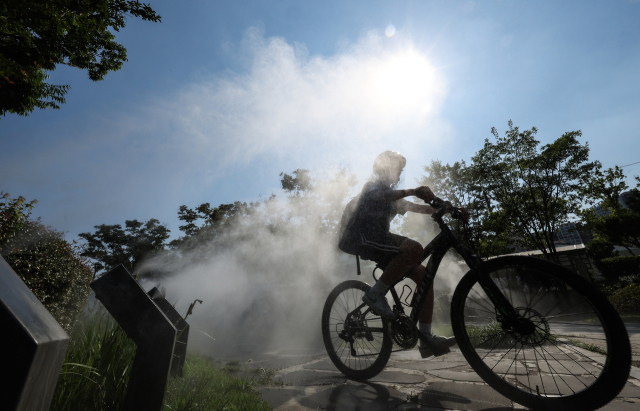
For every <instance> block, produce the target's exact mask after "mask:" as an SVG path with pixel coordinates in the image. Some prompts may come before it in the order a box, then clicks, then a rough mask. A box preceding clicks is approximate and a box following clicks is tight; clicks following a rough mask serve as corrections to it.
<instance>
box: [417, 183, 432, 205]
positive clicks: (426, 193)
mask: <svg viewBox="0 0 640 411" xmlns="http://www.w3.org/2000/svg"><path fill="white" fill-rule="evenodd" d="M415 196H416V197H418V198H419V199H421V200H424V201H425V202H427V203H430V202H431V201H432V200H433V198H434V197H435V195H434V194H433V192H432V191H431V189H430V188H429V187H427V186H420V187H418V188H416V189H415Z"/></svg>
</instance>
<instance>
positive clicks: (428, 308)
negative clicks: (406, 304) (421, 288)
mask: <svg viewBox="0 0 640 411" xmlns="http://www.w3.org/2000/svg"><path fill="white" fill-rule="evenodd" d="M424 272H425V267H424V266H423V265H421V266H419V267H418V268H416V269H415V270H414V271H413V273H411V275H410V276H409V278H411V279H412V280H413V281H414V282H415V283H416V286H417V285H418V284H420V282H421V281H422V277H423V276H424ZM415 296H416V295H415V293H414V294H413V301H412V304H411V305H413V304H414V303H415ZM434 300H435V298H434V292H433V284H432V285H431V287H430V288H429V291H427V299H426V301H425V302H424V306H423V307H422V311H420V316H419V317H418V328H419V330H420V332H421V333H422V334H424V335H425V336H426V337H427V338H428V340H429V342H430V343H431V345H432V347H427V346H425V345H424V344H422V341H420V347H419V348H420V355H421V356H422V358H426V357H430V356H431V355H433V354H434V353H433V350H432V348H433V347H435V348H439V349H441V350H445V349H447V348H449V347H451V346H453V345H454V344H455V338H454V337H448V338H447V337H441V336H439V335H435V334H433V333H432V332H431V331H432V330H431V324H432V320H433V305H434Z"/></svg>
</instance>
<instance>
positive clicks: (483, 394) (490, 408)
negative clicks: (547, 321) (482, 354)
mask: <svg viewBox="0 0 640 411" xmlns="http://www.w3.org/2000/svg"><path fill="white" fill-rule="evenodd" d="M627 328H628V330H629V335H630V338H631V343H632V346H633V351H634V358H633V360H634V365H635V366H634V367H632V371H631V376H630V378H629V381H628V382H627V385H626V386H625V388H624V389H623V390H622V392H621V393H620V394H619V395H618V397H617V398H616V399H615V400H614V401H612V402H611V403H609V404H608V405H607V406H605V407H603V408H602V410H603V411H614V410H615V411H627V410H628V411H638V410H640V368H638V366H639V365H640V357H638V353H639V348H640V324H631V325H628V327H627ZM254 358H256V359H254V361H253V363H252V364H251V366H252V368H254V367H265V368H273V369H277V370H278V371H277V373H276V375H275V376H274V379H273V380H274V381H276V382H278V383H279V384H281V385H276V386H271V387H265V388H262V389H261V395H262V398H263V399H264V400H265V401H267V402H268V403H269V404H271V406H273V407H274V409H275V410H277V411H289V410H336V411H341V410H345V411H347V410H367V411H368V410H371V411H377V410H427V411H429V410H431V411H436V410H443V409H444V410H470V411H476V410H477V411H481V410H482V411H507V410H512V409H523V407H522V406H520V405H518V404H515V403H513V402H512V401H510V400H508V399H507V398H505V397H503V396H502V395H500V394H498V393H497V392H496V391H495V390H493V389H492V388H491V387H489V386H488V385H487V384H485V383H484V382H483V381H482V379H481V378H480V377H479V376H478V375H477V374H476V373H475V372H474V371H473V369H472V368H471V367H470V366H469V364H468V363H467V362H466V360H465V359H464V358H463V356H462V354H461V353H460V352H459V351H458V350H456V349H454V350H452V352H451V353H449V354H447V355H444V356H441V357H437V358H434V357H431V358H428V359H422V358H420V354H419V353H418V351H417V349H414V350H411V351H402V352H397V353H394V354H392V357H391V360H390V361H389V363H388V364H387V367H386V368H385V370H384V371H383V372H382V373H380V374H379V375H378V376H377V377H376V378H373V379H372V380H370V381H368V382H366V383H361V382H356V381H351V380H348V379H347V378H346V377H345V376H344V375H343V374H342V373H340V372H339V371H338V370H336V368H335V367H334V365H333V364H332V363H331V361H330V360H329V358H328V356H327V355H326V352H325V351H324V349H323V348H322V347H316V348H315V349H311V350H309V349H307V350H298V351H297V352H296V350H283V351H281V352H278V353H270V354H264V355H262V356H258V357H254ZM559 361H562V360H561V359H559ZM568 363H571V362H568ZM585 365H586V363H585ZM523 369H526V368H525V367H523Z"/></svg>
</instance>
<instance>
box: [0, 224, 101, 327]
mask: <svg viewBox="0 0 640 411" xmlns="http://www.w3.org/2000/svg"><path fill="white" fill-rule="evenodd" d="M78 251H79V250H77V249H76V247H75V246H74V244H70V243H69V242H67V241H65V240H64V238H63V234H62V233H60V232H58V231H55V230H53V229H51V228H49V227H45V226H44V225H42V224H41V223H40V222H38V221H26V222H24V224H23V226H22V228H21V230H20V233H19V234H17V235H15V236H14V237H12V238H11V239H9V240H8V241H7V242H6V244H5V245H4V247H3V248H2V249H1V250H0V252H1V253H2V255H3V257H4V259H5V260H6V261H7V263H8V264H9V265H10V266H11V268H13V270H14V271H15V272H16V274H18V276H19V277H20V278H21V279H22V281H24V283H25V284H26V285H27V287H29V289H30V290H31V292H33V294H35V296H36V297H37V298H38V299H39V300H40V301H41V302H42V304H43V305H44V306H45V308H46V309H47V310H48V311H49V312H50V313H51V315H53V317H54V318H55V319H56V321H58V323H59V324H60V325H61V326H62V328H64V330H65V331H66V332H67V333H70V332H71V328H72V327H73V324H74V323H75V320H76V318H77V316H78V314H79V313H80V311H81V310H82V308H83V307H84V304H85V302H86V300H87V297H88V295H89V293H90V292H91V289H90V288H89V283H90V282H91V280H92V278H93V271H92V270H91V267H89V265H88V264H87V263H86V261H85V259H84V258H83V257H81V256H80V255H79V252H78Z"/></svg>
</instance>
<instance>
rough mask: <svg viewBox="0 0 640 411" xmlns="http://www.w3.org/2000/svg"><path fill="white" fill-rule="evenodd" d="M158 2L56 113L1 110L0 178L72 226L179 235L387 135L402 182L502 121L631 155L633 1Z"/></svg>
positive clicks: (361, 164)
mask: <svg viewBox="0 0 640 411" xmlns="http://www.w3.org/2000/svg"><path fill="white" fill-rule="evenodd" d="M150 3H151V6H152V7H153V8H154V9H155V10H156V11H157V12H158V13H159V14H160V15H161V16H162V23H157V24H153V23H149V22H143V21H139V20H136V19H129V21H128V24H127V26H126V27H125V28H124V29H123V30H121V32H120V33H117V39H118V41H119V42H121V43H122V44H123V45H124V46H125V47H126V48H127V50H128V56H129V61H128V62H126V63H125V64H124V66H123V68H122V69H121V70H120V71H118V72H114V73H110V74H108V75H107V76H106V78H105V80H103V81H101V82H95V83H94V82H91V81H90V80H89V79H88V77H87V75H86V73H85V72H82V71H79V70H76V69H72V68H68V67H61V68H59V69H58V70H56V71H55V72H53V73H51V82H52V83H54V84H69V85H71V90H70V92H69V94H68V96H67V103H66V104H65V105H63V106H62V107H61V109H60V110H45V111H36V112H34V113H32V114H31V115H30V116H28V117H18V116H14V115H8V116H6V117H3V118H2V119H0V143H1V144H2V150H1V151H0V190H2V191H4V192H9V193H10V194H11V195H12V196H13V197H17V196H19V195H22V196H25V197H26V198H27V199H29V200H31V199H38V201H39V204H38V206H37V207H36V209H35V213H34V214H35V215H36V216H41V217H42V221H43V222H44V223H45V224H48V225H51V226H52V227H54V228H56V229H58V230H61V231H64V232H67V233H68V234H67V238H68V239H73V238H75V237H76V236H77V234H78V233H79V232H84V231H90V230H92V227H93V226H94V225H98V224H103V223H104V224H116V223H120V224H123V223H124V220H126V219H139V220H147V219H149V218H157V219H159V220H160V221H162V222H164V223H166V224H167V225H168V227H169V228H170V229H171V230H172V234H173V235H174V236H177V235H178V234H179V231H178V226H179V225H180V223H179V221H178V220H177V211H178V207H179V206H180V205H182V204H185V205H188V206H191V207H193V206H196V205H198V204H200V203H203V202H210V203H211V204H212V205H218V204H220V203H228V202H232V201H235V200H241V201H255V200H258V199H259V198H266V197H268V196H270V195H271V194H276V195H279V196H280V197H282V193H281V192H280V190H279V177H278V175H279V173H280V172H282V171H284V172H291V171H293V170H295V169H297V168H307V169H312V170H316V171H318V172H321V170H326V169H329V168H335V167H340V166H347V167H349V168H350V169H351V170H352V171H353V172H354V173H356V174H357V175H358V177H359V180H360V184H362V182H364V181H365V180H366V178H367V177H368V175H369V173H370V169H371V163H372V160H373V158H374V157H375V155H376V154H377V153H379V152H381V151H383V150H386V149H392V150H397V151H400V152H402V153H403V154H405V155H406V157H407V159H408V165H407V168H406V171H405V175H404V185H405V187H409V186H413V185H414V184H413V182H414V181H415V179H416V178H418V177H420V175H421V174H422V173H421V172H422V169H421V167H422V166H424V165H426V164H428V163H429V162H430V160H431V159H440V160H442V161H444V162H454V161H457V160H461V159H465V160H468V159H469V158H470V157H471V156H472V155H473V154H474V153H475V152H476V151H478V150H479V149H480V148H481V147H482V144H483V141H484V139H485V138H489V137H491V134H490V130H491V127H496V128H497V129H498V130H499V131H500V132H501V134H502V133H503V132H504V131H505V129H506V128H507V122H508V120H510V119H511V120H513V121H514V123H515V125H517V126H519V127H520V128H523V129H524V128H526V129H528V128H531V127H532V126H536V127H537V128H538V129H539V132H538V138H539V139H540V140H541V141H542V142H543V143H548V142H551V141H553V140H554V139H556V138H558V137H559V136H560V135H562V133H563V132H566V131H571V130H578V129H579V130H582V132H583V140H582V141H587V142H589V145H590V147H591V157H592V159H597V160H600V161H601V162H602V163H603V164H604V165H605V167H611V166H614V165H625V164H629V163H634V162H637V161H640V132H639V131H638V130H640V98H639V96H640V79H639V73H640V25H638V24H637V22H638V21H640V2H638V1H629V0H611V1H608V2H602V1H567V2H557V1H536V2H533V1H528V2H525V1H468V2H465V1H426V0H422V1H344V0H343V1H331V2H329V1H325V2H312V1H277V2H274V1H235V2H222V1H215V2H214V1H185V2H175V1H154V0H151V1H150ZM390 25H393V26H394V28H395V32H394V33H393V35H392V36H387V35H386V34H385V32H386V31H387V29H388V28H389V26H390ZM389 33H390V31H389ZM625 171H626V172H627V174H628V175H630V176H633V175H637V174H640V165H635V166H630V167H628V168H625Z"/></svg>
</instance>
